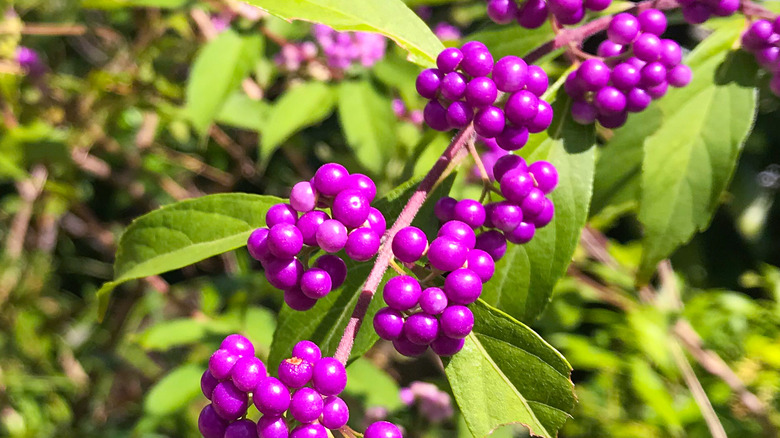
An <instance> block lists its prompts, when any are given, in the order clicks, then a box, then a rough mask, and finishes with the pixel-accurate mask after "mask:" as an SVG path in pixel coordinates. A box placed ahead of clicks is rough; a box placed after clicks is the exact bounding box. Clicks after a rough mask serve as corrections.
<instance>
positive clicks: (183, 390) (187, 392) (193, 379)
mask: <svg viewBox="0 0 780 438" xmlns="http://www.w3.org/2000/svg"><path fill="white" fill-rule="evenodd" d="M202 374H203V366H201V365H199V364H194V363H189V364H187V365H182V366H180V367H179V368H176V369H174V370H173V371H171V372H170V373H168V374H167V375H166V376H165V377H163V378H162V379H160V381H159V382H157V384H156V385H154V386H153V387H152V389H151V390H149V393H148V394H147V395H146V400H144V411H145V412H146V413H148V414H151V415H155V416H164V415H170V414H172V413H174V412H176V411H178V410H180V409H182V408H184V407H186V406H187V405H188V404H189V402H190V401H192V400H193V399H194V398H195V397H197V396H198V395H199V394H200V376H201V375H202Z"/></svg>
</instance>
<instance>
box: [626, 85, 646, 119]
mask: <svg viewBox="0 0 780 438" xmlns="http://www.w3.org/2000/svg"><path fill="white" fill-rule="evenodd" d="M651 101H652V98H651V97H650V95H649V94H647V91H645V90H643V89H641V88H633V89H631V91H629V92H628V94H627V95H626V111H629V112H632V113H638V112H641V111H644V110H645V108H647V106H648V105H650V102H651Z"/></svg>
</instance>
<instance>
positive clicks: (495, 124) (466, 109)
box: [416, 41, 553, 150]
mask: <svg viewBox="0 0 780 438" xmlns="http://www.w3.org/2000/svg"><path fill="white" fill-rule="evenodd" d="M436 65H437V67H438V68H430V69H427V70H423V71H422V72H420V74H419V75H418V76H417V83H416V85H417V92H418V93H419V94H420V95H421V96H422V97H424V98H426V99H430V101H429V102H428V104H427V105H425V109H424V110H423V116H424V118H425V122H426V123H427V124H428V126H430V127H431V128H433V129H436V130H438V131H447V130H450V129H462V128H465V127H466V126H467V125H468V124H469V123H471V122H472V121H473V122H474V129H475V130H476V131H477V133H478V134H479V135H481V136H483V137H486V138H495V139H496V142H498V145H499V146H501V147H502V148H503V149H506V150H517V149H520V148H521V147H523V146H524V145H525V143H526V142H527V141H528V135H529V133H536V132H542V131H544V130H545V129H547V127H548V126H550V122H552V117H553V111H552V108H551V107H550V105H549V104H548V103H547V102H545V101H543V100H541V99H539V96H541V95H542V93H544V92H545V91H546V90H547V86H548V79H547V74H546V73H545V72H544V70H542V69H541V68H540V67H538V66H535V65H527V64H526V63H525V61H523V60H522V59H521V58H518V57H516V56H505V57H503V58H501V59H499V60H498V62H496V63H495V64H494V63H493V56H492V55H491V54H490V51H489V50H488V49H487V47H485V45H484V44H482V43H480V42H478V41H471V42H468V43H466V44H464V45H463V47H462V48H461V49H458V48H456V47H450V48H447V49H444V50H443V51H442V52H441V53H440V54H439V56H438V57H437V59H436ZM499 92H502V93H499ZM500 106H503V109H502V108H500Z"/></svg>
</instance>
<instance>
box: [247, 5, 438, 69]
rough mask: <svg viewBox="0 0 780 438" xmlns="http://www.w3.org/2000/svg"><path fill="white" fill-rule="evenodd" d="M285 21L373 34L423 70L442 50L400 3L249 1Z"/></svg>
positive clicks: (422, 23)
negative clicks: (395, 46)
mask: <svg viewBox="0 0 780 438" xmlns="http://www.w3.org/2000/svg"><path fill="white" fill-rule="evenodd" d="M249 3H251V4H254V5H257V6H260V7H261V8H263V9H265V10H266V11H268V12H270V13H271V14H274V15H277V16H279V17H281V18H284V19H287V20H305V21H311V22H315V23H323V24H327V25H328V26H330V27H332V28H334V29H336V30H342V31H343V30H351V31H359V32H377V33H381V34H382V35H384V36H386V37H388V38H390V39H392V40H393V41H395V42H396V44H398V45H399V46H401V47H402V48H403V49H405V50H406V51H408V52H409V60H410V61H412V62H414V63H417V64H420V65H422V66H425V67H431V66H433V65H434V64H435V62H436V56H437V55H438V54H439V52H441V51H442V50H443V49H444V46H443V45H442V43H441V41H439V39H438V38H436V35H434V34H433V32H431V30H430V29H429V28H428V26H427V25H426V24H425V23H424V22H423V21H422V19H420V17H418V16H417V14H415V13H414V12H413V11H412V10H411V9H409V7H407V6H406V5H405V4H404V3H403V2H402V1H401V0H362V1H354V0H249Z"/></svg>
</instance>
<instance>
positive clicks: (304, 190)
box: [290, 181, 317, 213]
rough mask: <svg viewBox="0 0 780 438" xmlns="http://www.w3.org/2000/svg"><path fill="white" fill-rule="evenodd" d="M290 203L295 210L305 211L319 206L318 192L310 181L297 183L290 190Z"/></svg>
mask: <svg viewBox="0 0 780 438" xmlns="http://www.w3.org/2000/svg"><path fill="white" fill-rule="evenodd" d="M290 205H291V206H292V208H294V209H295V210H297V211H299V212H302V213H305V212H307V211H312V210H314V207H316V206H317V193H316V192H315V191H314V187H313V186H312V185H311V183H310V182H308V181H301V182H299V183H297V184H295V185H294V186H293V188H292V191H291V192H290Z"/></svg>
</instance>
